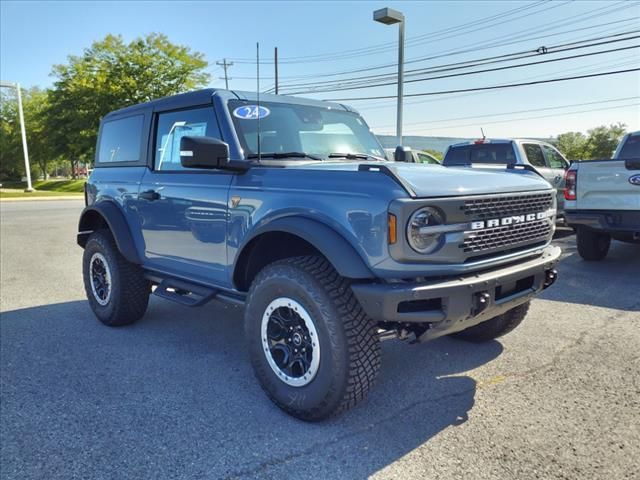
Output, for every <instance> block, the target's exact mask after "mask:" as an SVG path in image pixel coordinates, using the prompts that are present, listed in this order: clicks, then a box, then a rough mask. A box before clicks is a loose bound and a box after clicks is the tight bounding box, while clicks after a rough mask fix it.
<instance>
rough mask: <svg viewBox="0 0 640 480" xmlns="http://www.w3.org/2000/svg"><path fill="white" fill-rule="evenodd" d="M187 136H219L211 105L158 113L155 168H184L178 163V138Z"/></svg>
mask: <svg viewBox="0 0 640 480" xmlns="http://www.w3.org/2000/svg"><path fill="white" fill-rule="evenodd" d="M187 136H189V137H213V138H221V135H220V129H219V127H218V122H217V121H216V116H215V113H214V111H213V107H212V106H208V107H203V108H194V109H190V110H181V111H177V112H167V113H161V114H159V115H158V122H157V129H156V146H155V155H154V168H155V169H156V170H186V169H185V168H184V167H183V166H182V165H181V164H180V139H181V138H182V137H187Z"/></svg>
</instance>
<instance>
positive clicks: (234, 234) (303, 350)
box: [77, 89, 560, 421]
mask: <svg viewBox="0 0 640 480" xmlns="http://www.w3.org/2000/svg"><path fill="white" fill-rule="evenodd" d="M407 153H410V152H408V150H406V149H398V156H397V158H396V160H397V161H395V162H390V161H387V160H385V157H384V155H385V153H384V150H383V148H382V146H381V145H380V143H379V142H378V140H377V139H376V137H375V136H374V135H373V134H372V133H371V131H370V129H369V127H368V126H367V124H366V123H365V121H364V120H363V119H362V117H361V116H360V115H359V114H358V113H357V112H356V111H355V110H353V109H352V108H350V107H348V106H345V105H341V104H337V103H327V102H320V101H315V100H306V99H300V98H294V97H286V96H275V95H260V98H257V96H256V94H255V93H246V92H237V91H226V90H215V89H207V90H201V91H196V92H192V93H187V94H182V95H176V96H173V97H168V98H164V99H160V100H155V101H152V102H148V103H144V104H141V105H135V106H131V107H128V108H124V109H122V110H118V111H115V112H112V113H110V114H108V115H107V116H105V117H104V118H103V119H102V122H101V125H100V131H99V135H98V142H97V148H96V160H95V169H94V170H93V173H92V174H91V177H90V179H89V180H88V182H87V184H86V190H85V201H86V208H85V209H84V211H83V212H82V215H81V217H80V222H79V228H78V237H77V241H78V244H79V245H80V246H81V247H83V248H84V255H83V277H84V285H85V290H86V294H87V298H88V299H89V303H90V305H91V308H92V309H93V311H94V313H95V315H96V316H97V317H98V319H99V320H100V321H101V322H103V323H104V324H106V325H109V326H122V325H128V324H131V323H133V322H135V321H136V320H138V319H140V318H141V317H142V316H143V315H144V314H145V311H146V309H147V304H148V302H149V295H150V294H152V293H153V294H155V295H157V296H160V297H162V298H165V299H167V300H173V301H175V302H178V303H181V304H183V305H185V306H192V307H195V306H199V305H203V304H204V303H206V302H208V301H210V300H212V299H217V300H223V301H227V302H231V303H233V304H235V305H238V306H242V307H244V312H245V313H244V319H245V320H244V322H245V325H244V328H245V335H246V343H247V346H248V350H249V354H250V358H251V362H252V365H253V368H254V371H255V375H256V377H257V379H258V380H259V382H260V384H261V386H262V388H263V389H264V391H265V392H266V394H267V395H268V396H269V398H270V399H271V400H272V401H273V402H274V403H275V404H276V405H278V406H279V407H280V408H282V409H283V410H284V411H286V412H287V413H289V414H291V415H293V416H295V417H298V418H300V419H304V420H308V421H315V420H321V419H324V418H327V417H329V416H331V415H335V414H337V413H339V412H342V411H344V410H346V409H348V408H351V407H353V406H354V405H356V404H357V403H358V402H359V401H360V400H362V399H363V398H364V397H365V396H366V395H367V393H368V391H369V390H370V389H371V387H372V385H373V383H374V381H375V378H376V376H377V373H378V370H379V367H380V339H381V338H383V337H385V336H391V335H397V336H398V337H400V338H403V339H411V340H417V341H425V340H430V339H434V338H437V337H440V336H443V335H454V336H455V337H457V338H460V339H463V340H468V341H473V342H481V341H488V340H491V339H494V338H496V337H499V336H501V335H504V334H505V333H507V332H509V331H511V330H512V329H513V328H515V327H516V326H517V325H518V324H519V323H520V322H521V321H522V320H523V319H524V317H525V315H526V313H527V310H528V308H529V302H530V300H531V299H532V298H533V297H534V296H535V295H537V294H538V293H539V292H541V291H542V290H543V289H545V288H547V287H548V286H550V285H551V284H552V283H553V282H554V280H555V279H556V275H557V274H556V271H555V269H554V266H555V264H556V263H557V261H558V257H559V255H560V249H559V248H557V247H555V246H552V245H550V241H551V237H552V236H553V233H554V229H555V215H556V195H555V191H554V189H553V188H552V187H551V186H550V185H549V183H547V181H545V180H544V179H543V178H541V177H540V176H538V175H537V174H536V173H534V172H531V171H529V170H526V169H517V168H516V167H514V166H505V169H503V170H495V169H494V170H490V171H488V170H487V171H485V170H470V169H464V168H446V167H442V166H440V165H426V164H416V163H410V162H406V161H402V160H406V159H403V155H406V154H407ZM507 169H510V170H511V171H510V172H509V173H505V170H507Z"/></svg>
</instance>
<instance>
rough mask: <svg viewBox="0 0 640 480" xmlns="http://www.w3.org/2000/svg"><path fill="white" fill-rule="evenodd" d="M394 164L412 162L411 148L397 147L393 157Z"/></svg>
mask: <svg viewBox="0 0 640 480" xmlns="http://www.w3.org/2000/svg"><path fill="white" fill-rule="evenodd" d="M393 158H394V160H395V161H396V162H407V163H409V162H413V155H412V154H411V147H403V146H402V145H398V146H397V147H396V151H395V153H394V155H393Z"/></svg>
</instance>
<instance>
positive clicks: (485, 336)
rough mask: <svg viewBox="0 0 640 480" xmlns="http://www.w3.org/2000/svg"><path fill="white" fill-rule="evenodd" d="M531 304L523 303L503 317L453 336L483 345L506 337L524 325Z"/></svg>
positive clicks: (487, 321) (492, 319) (500, 316)
mask: <svg viewBox="0 0 640 480" xmlns="http://www.w3.org/2000/svg"><path fill="white" fill-rule="evenodd" d="M529 304H530V302H527V303H523V304H522V305H518V306H517V307H514V308H512V309H511V310H508V311H506V312H505V313H503V314H502V315H498V316H497V317H493V318H491V319H489V320H486V321H484V322H482V323H479V324H478V325H474V326H473V327H469V328H467V329H466V330H462V331H461V332H457V333H453V334H451V336H452V337H455V338H459V339H461V340H466V341H468V342H474V343H482V342H488V341H490V340H494V339H496V338H498V337H501V336H503V335H506V334H507V333H509V332H510V331H512V330H513V329H515V328H516V327H517V326H518V325H520V324H521V323H522V321H523V320H524V317H526V316H527V312H528V311H529Z"/></svg>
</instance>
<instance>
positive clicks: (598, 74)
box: [326, 68, 640, 102]
mask: <svg viewBox="0 0 640 480" xmlns="http://www.w3.org/2000/svg"><path fill="white" fill-rule="evenodd" d="M638 70H640V68H629V69H626V70H614V71H612V72H601V73H592V74H590V75H576V76H572V77H561V78H550V79H547V80H536V81H533V82H522V83H507V84H503V85H491V86H488V87H475V88H461V89H457V90H442V91H439V92H421V93H409V94H405V95H404V97H405V98H409V97H424V96H431V95H446V94H449V93H462V92H479V91H482V90H496V89H499V88H512V87H524V86H528V85H538V84H543V83H553V82H564V81H567V80H578V79H581V78H592V77H603V76H608V75H618V74H622V73H629V72H637V71H638ZM386 98H396V96H395V95H377V96H371V97H351V98H338V99H326V101H328V102H355V101H360V100H380V99H386Z"/></svg>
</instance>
